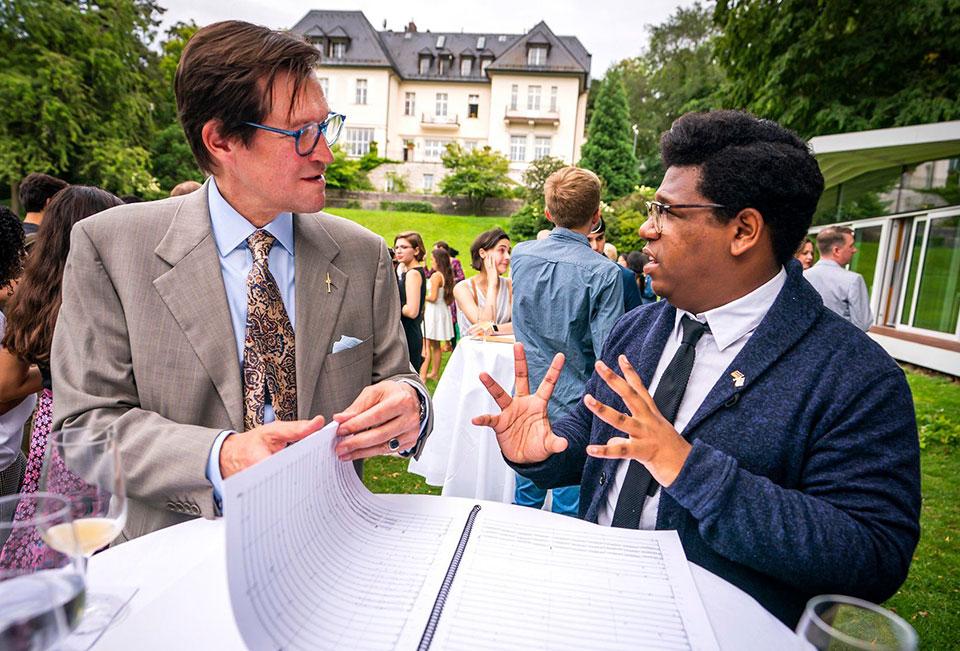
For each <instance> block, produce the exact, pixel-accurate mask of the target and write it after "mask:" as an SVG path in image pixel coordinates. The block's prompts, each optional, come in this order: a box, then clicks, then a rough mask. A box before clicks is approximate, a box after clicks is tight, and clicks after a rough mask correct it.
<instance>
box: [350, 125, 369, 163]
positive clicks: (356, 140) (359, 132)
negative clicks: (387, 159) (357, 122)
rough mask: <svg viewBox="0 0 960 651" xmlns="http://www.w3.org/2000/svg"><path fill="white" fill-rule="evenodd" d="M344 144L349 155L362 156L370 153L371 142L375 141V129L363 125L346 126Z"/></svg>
mask: <svg viewBox="0 0 960 651" xmlns="http://www.w3.org/2000/svg"><path fill="white" fill-rule="evenodd" d="M343 131H344V136H345V138H344V145H345V147H346V149H347V155H348V156H356V157H360V156H363V155H365V154H369V153H370V143H371V142H373V129H365V128H362V127H346V128H345V129H344V130H343Z"/></svg>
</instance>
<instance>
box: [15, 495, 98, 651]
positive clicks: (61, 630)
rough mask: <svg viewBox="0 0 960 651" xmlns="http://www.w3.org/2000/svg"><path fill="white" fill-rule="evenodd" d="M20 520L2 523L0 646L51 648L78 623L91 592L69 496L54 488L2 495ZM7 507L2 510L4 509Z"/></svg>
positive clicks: (23, 648)
mask: <svg viewBox="0 0 960 651" xmlns="http://www.w3.org/2000/svg"><path fill="white" fill-rule="evenodd" d="M0 505H2V506H7V507H9V508H10V509H11V510H12V509H14V508H19V510H20V513H19V515H20V519H18V520H16V521H14V522H0V534H3V535H0V538H4V537H7V536H9V537H7V542H6V544H5V546H4V548H3V552H2V554H0V649H11V651H21V650H22V651H27V650H30V651H33V650H34V649H49V648H51V647H52V646H54V645H55V644H56V643H57V642H59V641H60V640H62V639H63V638H65V637H66V636H67V635H69V633H70V632H71V631H72V630H73V629H75V628H76V626H77V622H78V621H79V620H80V614H81V613H82V612H83V606H84V600H85V595H86V584H85V582H84V567H83V557H82V554H81V552H80V544H79V541H78V540H77V538H76V536H75V535H74V530H73V518H72V516H71V511H72V505H71V503H70V501H69V499H67V498H65V497H63V496H61V495H52V494H49V493H24V494H20V495H8V496H6V497H0ZM2 510H3V509H0V511H2Z"/></svg>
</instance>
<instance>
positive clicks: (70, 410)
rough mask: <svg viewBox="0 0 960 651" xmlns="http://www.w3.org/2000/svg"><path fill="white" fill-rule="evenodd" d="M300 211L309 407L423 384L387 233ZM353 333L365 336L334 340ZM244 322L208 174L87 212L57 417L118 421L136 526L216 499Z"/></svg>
mask: <svg viewBox="0 0 960 651" xmlns="http://www.w3.org/2000/svg"><path fill="white" fill-rule="evenodd" d="M208 185H209V182H208ZM293 223H294V249H295V252H294V259H295V271H294V274H295V287H296V319H295V323H296V327H295V333H296V358H297V410H298V416H299V418H301V419H306V418H310V417H312V416H314V415H316V414H321V415H323V416H324V417H325V418H326V419H327V421H328V422H329V419H330V417H331V416H332V414H334V413H336V412H338V411H340V410H342V409H344V408H345V407H347V406H348V405H349V404H350V403H351V402H352V401H353V400H354V399H355V398H356V397H357V395H358V394H359V393H360V391H361V390H362V389H363V388H364V387H366V386H368V385H370V384H373V383H375V382H379V381H381V380H386V379H397V378H401V377H405V378H409V379H410V380H412V381H414V382H416V383H418V384H419V383H420V380H419V378H418V376H417V375H416V374H415V373H414V372H413V370H412V368H411V367H410V363H409V361H408V356H407V348H406V341H405V339H404V336H403V331H402V329H401V325H400V299H399V294H398V291H397V281H396V276H395V275H394V272H393V265H392V263H391V261H390V258H389V256H388V254H387V249H386V245H385V244H384V241H383V239H382V238H380V237H378V236H377V235H374V234H373V233H371V232H370V231H368V230H366V229H364V228H362V227H360V226H358V225H356V224H354V223H352V222H350V221H348V220H345V219H341V218H339V217H335V216H333V215H329V214H326V213H317V214H309V215H294V218H293ZM327 274H329V278H330V281H331V284H330V291H328V287H327V283H326V279H327ZM344 335H346V336H349V337H355V338H357V339H360V340H361V341H362V342H363V343H361V344H359V345H357V346H355V347H353V348H349V349H347V350H343V351H339V352H337V353H335V354H332V353H331V348H332V346H333V343H334V342H335V341H337V340H338V339H340V337H341V336H344ZM235 336H236V335H235V333H234V332H233V326H232V325H231V320H230V312H229V308H228V307H227V298H226V291H225V289H224V285H223V278H222V274H221V271H220V261H219V257H218V252H217V247H216V243H215V240H214V237H213V233H212V230H211V225H210V212H209V208H208V204H207V185H205V186H204V187H203V188H202V189H201V190H198V191H196V192H193V193H191V194H188V195H184V196H181V197H175V198H170V199H164V200H162V201H155V202H151V203H141V204H133V205H126V206H119V207H116V208H112V209H110V210H107V211H105V212H103V213H100V214H98V215H95V216H93V217H90V218H88V219H85V220H83V221H81V222H79V223H78V224H77V225H76V226H75V227H74V229H73V233H72V237H71V248H70V255H69V257H68V259H67V265H66V271H65V273H64V280H63V306H62V308H61V310H60V316H59V320H58V322H57V327H56V331H55V334H54V341H53V352H52V362H53V364H52V371H53V387H54V427H55V428H59V427H61V426H70V427H90V428H93V429H94V430H100V429H104V428H107V427H110V428H113V429H115V431H116V432H117V435H118V438H119V442H120V452H121V455H122V459H123V464H124V469H125V474H126V477H127V490H128V494H129V496H130V506H129V514H128V518H127V526H126V528H125V530H124V534H123V535H124V536H125V537H126V538H133V537H136V536H140V535H143V534H145V533H149V532H151V531H154V530H156V529H160V528H162V527H166V526H169V525H172V524H176V523H178V522H182V521H185V520H187V519H189V518H191V517H196V516H201V515H202V516H204V517H213V516H214V515H215V506H214V500H213V492H212V487H211V484H210V482H209V481H208V480H207V478H206V468H207V460H208V457H209V454H210V448H211V445H212V444H213V442H214V439H215V438H216V437H217V435H218V434H219V433H220V432H221V431H223V430H230V429H232V430H235V431H238V432H239V431H242V430H243V381H242V377H241V373H240V362H239V360H238V357H237V348H236V339H235ZM240 336H243V333H240ZM421 386H422V385H421ZM431 426H432V424H428V429H427V431H428V432H429V428H430V427H431ZM418 453H419V450H418Z"/></svg>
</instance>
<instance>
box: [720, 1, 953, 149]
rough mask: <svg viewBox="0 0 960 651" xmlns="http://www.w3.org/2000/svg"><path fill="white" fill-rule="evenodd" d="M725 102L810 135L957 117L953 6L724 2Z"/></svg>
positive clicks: (928, 3)
mask: <svg viewBox="0 0 960 651" xmlns="http://www.w3.org/2000/svg"><path fill="white" fill-rule="evenodd" d="M715 19H716V22H717V24H718V25H719V26H720V27H721V28H722V30H723V34H722V36H721V37H720V38H719V39H718V42H717V48H716V56H717V59H718V61H719V62H720V64H721V65H722V66H723V67H724V68H725V70H726V72H727V80H726V83H725V84H724V86H723V89H722V92H721V100H722V101H723V102H725V103H727V104H728V105H730V106H736V107H738V108H744V109H748V110H750V111H752V112H754V113H755V114H757V115H759V116H761V117H767V118H771V119H774V120H777V121H779V122H781V123H782V124H784V125H786V126H789V127H790V128H792V129H795V130H797V131H798V132H799V133H800V134H801V135H802V136H804V137H811V136H814V135H820V134H828V133H838V132H845V131H860V130H863V129H875V128H883V127H894V126H902V125H909V124H919V123H926V122H937V121H943V120H952V119H957V118H960V3H958V2H957V0H920V1H916V2H907V3H904V2H898V1H896V0H864V1H863V2H846V1H844V0H818V1H816V2H814V1H812V0H783V1H782V2H777V3H772V2H768V1H767V0H720V1H719V2H718V3H717V8H716V13H715Z"/></svg>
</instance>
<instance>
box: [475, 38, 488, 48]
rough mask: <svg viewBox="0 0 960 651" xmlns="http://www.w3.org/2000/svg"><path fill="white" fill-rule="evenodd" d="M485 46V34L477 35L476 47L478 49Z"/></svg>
mask: <svg viewBox="0 0 960 651" xmlns="http://www.w3.org/2000/svg"><path fill="white" fill-rule="evenodd" d="M485 47H487V37H486V36H478V37H477V49H478V50H482V49H483V48H485Z"/></svg>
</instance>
